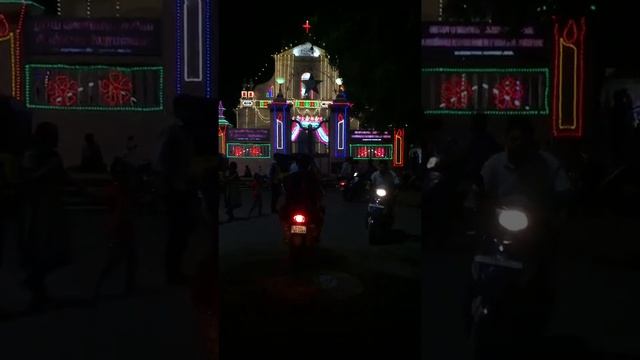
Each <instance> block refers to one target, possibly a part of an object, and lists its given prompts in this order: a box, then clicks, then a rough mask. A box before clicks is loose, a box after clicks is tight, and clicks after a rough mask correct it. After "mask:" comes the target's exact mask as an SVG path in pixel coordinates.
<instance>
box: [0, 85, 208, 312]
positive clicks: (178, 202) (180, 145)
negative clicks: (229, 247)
mask: <svg viewBox="0 0 640 360" xmlns="http://www.w3.org/2000/svg"><path fill="white" fill-rule="evenodd" d="M175 109H176V114H175V115H176V123H175V124H173V125H172V126H171V127H169V128H168V129H167V131H166V132H165V134H164V139H163V141H162V144H161V150H160V153H159V155H158V159H157V169H156V171H157V174H158V175H159V176H158V177H157V180H158V181H157V185H158V188H159V190H160V192H159V194H160V195H161V197H162V199H163V200H164V204H165V209H166V217H167V221H166V224H167V234H168V238H167V243H166V250H165V254H166V255H165V278H166V281H167V283H168V284H172V285H184V284H186V283H187V282H188V276H187V275H186V274H185V273H184V254H185V251H186V249H187V247H188V244H189V238H190V236H191V235H192V234H193V233H194V231H195V228H196V226H197V225H198V221H199V219H201V218H202V217H203V216H202V215H203V212H201V211H200V210H203V209H204V213H205V215H206V214H209V215H215V214H217V201H216V198H217V196H218V193H217V191H218V189H217V186H218V184H217V180H218V179H217V178H216V174H217V166H218V165H219V164H218V162H219V161H220V158H219V157H218V156H217V154H216V152H215V151H211V149H215V148H216V147H215V141H216V139H215V137H212V136H207V135H204V136H203V135H202V134H211V133H214V134H215V132H214V131H208V130H211V129H208V128H206V127H211V128H212V129H214V128H215V126H216V125H217V124H214V123H211V124H209V123H208V122H206V121H204V116H205V115H204V114H206V113H207V110H210V111H213V112H215V104H213V105H212V104H208V103H207V102H206V101H205V100H202V99H199V98H193V97H187V96H182V97H178V98H176V100H175ZM0 118H2V120H3V121H2V122H0V125H2V129H1V130H2V131H0V165H1V166H0V196H1V199H0V200H1V201H0V208H1V211H0V215H1V218H0V266H2V259H3V258H4V256H3V255H4V254H3V253H2V250H4V248H5V246H4V245H5V243H6V240H13V241H15V243H16V244H17V245H18V246H17V247H18V251H19V255H20V264H21V266H22V268H23V269H24V271H25V274H26V277H25V280H24V282H23V283H24V286H25V287H26V288H27V289H28V290H29V291H30V293H31V297H30V304H29V305H28V307H27V310H28V311H31V310H33V311H38V310H42V309H43V308H45V307H46V306H47V305H48V304H49V303H50V301H51V299H50V296H49V291H48V288H47V285H46V284H47V278H48V277H49V276H50V275H51V274H53V273H54V272H56V271H57V270H59V269H61V268H63V267H66V266H68V265H71V264H73V263H74V261H75V260H76V259H74V258H73V257H72V251H71V248H72V246H71V242H72V241H71V240H72V239H71V234H70V226H69V223H68V220H69V219H68V217H67V213H66V212H65V191H66V190H67V189H68V188H69V186H71V187H76V188H77V189H78V190H79V191H80V192H81V193H82V194H85V195H86V196H88V197H89V198H94V199H101V200H104V201H105V204H106V205H107V209H108V212H107V218H106V219H105V220H106V221H105V225H106V230H107V231H106V233H107V235H108V243H107V244H105V248H106V250H107V260H106V262H105V264H103V266H102V268H101V270H100V271H99V273H98V274H97V280H96V285H95V291H94V293H93V297H92V298H93V299H97V298H98V297H99V296H100V294H101V288H102V287H103V284H104V282H105V281H106V280H107V279H108V278H109V277H111V276H112V274H113V273H114V271H115V269H116V268H117V267H118V266H119V265H124V268H125V274H126V276H125V284H124V288H125V292H126V293H129V294H130V293H132V292H133V291H134V290H135V289H136V283H137V281H136V277H137V269H138V258H139V256H138V244H137V241H136V238H137V236H138V235H139V234H136V228H137V226H136V222H137V217H136V214H137V213H138V210H139V206H140V202H139V200H140V196H139V195H140V194H139V193H140V192H141V191H144V189H143V188H145V187H146V186H148V185H150V184H145V183H141V180H140V178H139V175H140V173H139V169H140V162H139V161H138V156H137V154H136V150H137V144H136V142H135V137H134V136H129V137H128V138H127V146H126V151H125V153H124V154H122V155H121V156H117V157H116V158H115V159H114V160H113V161H112V162H111V164H110V166H108V167H107V166H106V164H105V161H104V159H103V155H102V152H101V150H100V147H99V145H98V143H97V141H96V138H95V136H94V135H93V134H87V135H86V136H85V145H84V147H83V149H82V161H81V164H80V166H79V167H78V168H75V170H77V171H81V172H88V173H98V174H100V173H108V174H109V175H110V178H111V180H110V182H109V184H108V185H107V186H106V187H105V188H98V189H97V190H96V189H95V188H93V189H90V188H89V187H87V186H85V185H84V184H83V183H81V182H79V181H78V180H76V179H74V177H73V176H72V175H70V173H69V172H68V170H67V167H66V166H65V164H64V162H63V159H62V157H61V156H60V154H59V153H58V151H57V147H58V138H59V133H58V131H59V130H58V127H57V126H56V125H55V124H53V123H50V122H41V123H39V124H38V125H37V127H36V128H35V130H34V131H33V133H32V134H30V132H31V131H30V127H28V126H27V127H25V126H23V125H24V124H29V123H30V117H29V114H28V113H27V112H21V111H20V110H19V108H17V107H16V105H15V104H14V102H13V101H12V99H11V98H2V99H0ZM25 134H26V135H25ZM23 135H24V136H23ZM16 139H22V141H20V142H17V141H16ZM216 217H217V216H216ZM9 224H14V229H8V228H7V226H8V225H9ZM96 230H98V231H99V232H103V231H104V230H103V229H96ZM7 236H12V238H7ZM216 246H217V245H215V244H212V247H214V248H215V247H216Z"/></svg>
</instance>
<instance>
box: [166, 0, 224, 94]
mask: <svg viewBox="0 0 640 360" xmlns="http://www.w3.org/2000/svg"><path fill="white" fill-rule="evenodd" d="M167 1H168V2H169V3H170V5H169V6H165V8H166V10H165V18H166V19H171V20H172V22H173V25H174V26H173V27H169V26H167V28H169V29H168V31H169V33H170V34H171V37H173V38H174V44H175V46H174V48H175V56H174V57H175V61H174V63H173V67H174V69H175V71H174V72H173V74H175V78H174V86H173V91H174V93H175V94H176V95H178V94H191V95H197V96H204V97H207V98H216V97H217V96H218V91H217V86H214V82H215V81H216V80H217V74H218V63H219V62H218V59H219V56H218V48H219V43H218V42H219V36H218V18H219V16H218V9H219V7H218V3H217V0H167ZM165 23H171V22H168V21H165Z"/></svg>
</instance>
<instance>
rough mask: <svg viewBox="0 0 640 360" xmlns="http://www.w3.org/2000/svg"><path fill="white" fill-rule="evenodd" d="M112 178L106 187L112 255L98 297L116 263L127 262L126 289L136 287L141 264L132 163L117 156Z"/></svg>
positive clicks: (98, 288) (97, 289)
mask: <svg viewBox="0 0 640 360" xmlns="http://www.w3.org/2000/svg"><path fill="white" fill-rule="evenodd" d="M111 175H112V177H113V182H112V183H111V184H110V185H109V187H108V188H107V202H108V205H109V208H110V215H111V216H110V223H109V231H108V234H109V235H110V238H111V239H110V242H109V255H108V259H107V263H106V264H105V266H104V268H103V269H102V272H101V273H100V277H99V278H98V283H97V285H96V289H95V297H96V298H97V297H98V295H99V293H100V288H101V287H102V284H103V283H104V281H105V280H106V278H107V276H109V275H110V274H111V273H112V272H113V270H114V269H115V267H116V266H117V265H119V264H120V263H122V262H124V263H125V293H126V294H130V293H132V292H133V290H134V286H135V275H136V270H137V266H138V254H137V251H136V245H135V241H134V240H135V233H134V224H133V201H132V195H133V194H132V192H131V179H130V176H129V167H128V166H127V164H126V162H125V161H123V159H120V158H118V159H116V160H115V161H114V162H113V164H112V165H111Z"/></svg>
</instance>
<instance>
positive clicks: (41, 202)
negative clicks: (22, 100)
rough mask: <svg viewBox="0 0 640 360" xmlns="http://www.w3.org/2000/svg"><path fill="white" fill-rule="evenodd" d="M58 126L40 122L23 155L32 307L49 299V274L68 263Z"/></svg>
mask: <svg viewBox="0 0 640 360" xmlns="http://www.w3.org/2000/svg"><path fill="white" fill-rule="evenodd" d="M57 146H58V128H57V126H56V125H54V124H53V123H50V122H44V123H41V124H39V125H38V127H37V128H36V130H35V132H34V135H33V146H32V148H31V149H30V150H29V151H27V153H26V154H25V157H24V162H23V166H24V175H25V180H26V194H25V198H26V209H25V210H26V234H27V236H26V238H25V239H24V242H23V243H22V246H21V252H22V260H23V265H24V266H25V268H26V271H27V278H26V280H25V283H26V285H27V287H28V288H29V290H31V292H32V299H31V306H30V308H31V310H39V309H41V308H42V307H43V306H44V305H45V304H46V303H47V301H48V296H47V289H46V283H45V280H46V277H47V276H48V275H49V274H50V273H51V272H53V271H55V270H57V269H58V268H60V267H62V266H65V265H67V264H68V263H69V258H70V254H69V237H68V229H67V224H66V219H65V217H64V209H63V192H64V186H65V184H66V182H67V180H68V177H67V173H66V172H65V169H64V164H63V162H62V158H61V157H60V155H59V154H58V152H57V151H56V148H57Z"/></svg>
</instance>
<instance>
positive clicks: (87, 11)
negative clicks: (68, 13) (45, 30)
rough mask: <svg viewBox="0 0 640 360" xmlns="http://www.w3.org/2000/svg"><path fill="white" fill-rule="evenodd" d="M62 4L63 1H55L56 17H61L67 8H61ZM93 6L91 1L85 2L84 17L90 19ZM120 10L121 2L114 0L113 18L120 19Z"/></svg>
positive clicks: (86, 0)
mask: <svg viewBox="0 0 640 360" xmlns="http://www.w3.org/2000/svg"><path fill="white" fill-rule="evenodd" d="M62 2H63V0H57V1H56V14H57V15H58V16H62V15H63V9H66V8H67V7H63V6H62ZM92 6H93V4H92V2H91V0H85V6H84V8H85V16H86V17H88V18H90V17H91V16H92V14H93V8H92ZM121 10H122V2H121V0H115V1H114V14H115V17H120V13H121Z"/></svg>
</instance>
